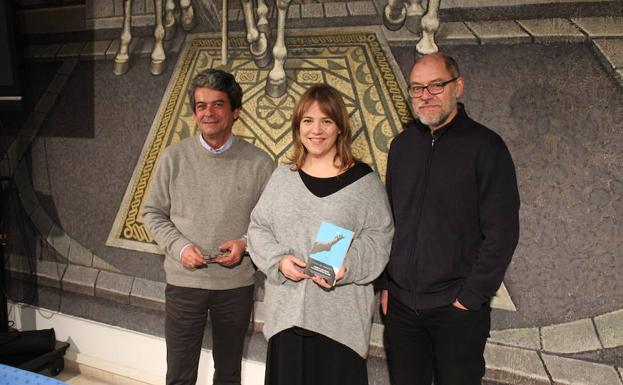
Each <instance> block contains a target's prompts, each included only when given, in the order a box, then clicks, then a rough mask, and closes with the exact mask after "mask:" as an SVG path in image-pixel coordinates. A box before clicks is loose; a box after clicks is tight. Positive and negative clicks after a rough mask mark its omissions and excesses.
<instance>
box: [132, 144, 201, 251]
mask: <svg viewBox="0 0 623 385" xmlns="http://www.w3.org/2000/svg"><path fill="white" fill-rule="evenodd" d="M171 160H172V159H171V157H170V156H169V154H168V153H165V154H164V156H163V157H162V159H161V161H160V162H159V164H158V168H157V169H156V174H155V175H154V179H153V180H152V184H151V187H150V190H149V194H148V195H147V199H146V200H145V204H144V205H143V220H144V221H145V225H146V227H147V229H148V230H149V232H150V234H151V235H152V236H153V238H154V239H155V241H156V243H157V244H158V246H160V248H161V249H163V250H164V252H165V255H166V257H167V258H172V259H173V260H175V261H176V262H178V263H180V259H179V257H180V252H181V251H182V248H183V247H184V246H186V245H188V244H190V243H192V242H191V241H189V240H188V239H187V238H186V237H184V235H183V234H182V233H180V231H179V230H178V229H177V228H176V227H175V224H174V223H173V222H171V217H170V215H171V196H170V194H169V185H170V182H171V176H172V168H173V167H172V161H171Z"/></svg>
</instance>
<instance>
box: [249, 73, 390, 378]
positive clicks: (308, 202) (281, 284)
mask: <svg viewBox="0 0 623 385" xmlns="http://www.w3.org/2000/svg"><path fill="white" fill-rule="evenodd" d="M292 133H293V141H294V144H293V146H294V150H293V153H292V157H291V158H290V164H289V165H285V166H281V167H279V168H277V170H275V172H274V173H273V175H272V177H271V179H270V181H269V182H268V185H267V186H266V188H265V190H264V192H263V194H262V196H261V198H260V200H259V201H258V204H257V206H256V207H255V209H254V210H253V212H252V214H251V224H250V226H249V232H248V236H249V251H250V253H251V258H252V259H253V261H254V262H255V264H256V265H257V266H258V268H259V269H260V270H261V271H262V272H263V273H264V274H266V277H267V279H266V281H265V292H266V294H265V297H264V302H265V306H266V320H265V324H264V335H265V336H266V338H267V339H268V353H267V360H266V380H265V383H266V384H267V385H286V384H287V385H311V384H336V385H337V384H340V385H342V384H349V385H367V384H368V376H367V366H366V356H367V353H368V345H369V339H370V330H371V324H372V315H373V308H374V292H373V288H372V282H373V281H374V280H375V279H376V278H377V277H378V276H379V275H380V274H381V272H382V271H383V269H384V267H385V265H386V263H387V261H388V256H389V249H390V245H391V239H392V235H393V231H394V227H393V222H392V217H391V213H390V209H389V204H388V201H387V196H386V193H385V189H384V187H383V185H382V183H381V181H380V179H379V176H378V174H377V173H375V172H373V171H372V169H371V168H370V166H368V165H367V164H365V163H362V162H359V161H358V160H357V159H356V158H355V157H354V156H353V154H352V150H351V141H352V134H351V128H350V124H349V120H348V112H347V110H346V107H345V105H344V101H343V100H342V97H341V96H340V94H339V92H338V91H337V90H335V89H334V88H333V87H331V86H328V85H315V86H312V87H311V88H309V89H308V90H307V91H306V92H305V94H303V96H302V97H301V99H300V100H299V102H298V104H297V106H296V108H295V110H294V113H293V116H292ZM321 222H329V223H331V224H334V225H337V226H339V227H343V228H346V229H348V230H351V231H352V232H353V233H354V236H353V241H352V243H351V245H350V248H349V249H348V252H347V254H346V257H345V258H344V263H343V265H342V267H341V268H340V269H339V271H338V272H337V274H336V282H335V285H332V284H329V283H328V282H327V281H325V280H324V279H323V278H319V277H311V276H309V275H307V274H305V273H304V272H303V271H304V269H305V267H306V266H307V261H308V257H309V255H310V254H311V249H312V244H313V243H314V240H315V238H316V233H317V231H318V228H319V226H320V223H321Z"/></svg>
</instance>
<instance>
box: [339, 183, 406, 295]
mask: <svg viewBox="0 0 623 385" xmlns="http://www.w3.org/2000/svg"><path fill="white" fill-rule="evenodd" d="M374 175H375V177H374V178H372V179H373V181H372V183H370V186H369V187H368V190H367V191H368V194H369V195H368V199H367V200H366V202H365V203H366V205H365V210H366V214H365V221H364V223H363V226H362V230H361V232H360V233H359V234H357V235H356V236H355V238H354V239H353V241H352V244H351V246H350V248H349V249H348V253H347V254H346V258H345V259H344V267H345V268H346V274H345V275H344V278H343V279H341V280H340V281H339V282H338V283H337V285H346V284H351V283H354V284H357V285H366V284H369V283H371V282H373V281H374V280H375V279H377V278H378V277H379V275H380V274H381V273H382V272H383V269H385V265H387V262H388V261H389V250H390V247H391V242H392V236H393V235H394V222H393V220H392V215H391V211H390V208H389V202H388V200H387V194H386V193H385V189H384V188H383V185H382V183H381V181H380V179H379V178H378V176H376V174H374ZM362 208H363V207H362Z"/></svg>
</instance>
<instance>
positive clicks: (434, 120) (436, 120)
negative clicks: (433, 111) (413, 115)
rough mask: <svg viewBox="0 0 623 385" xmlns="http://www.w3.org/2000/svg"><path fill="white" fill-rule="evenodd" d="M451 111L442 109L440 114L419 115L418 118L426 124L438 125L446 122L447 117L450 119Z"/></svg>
mask: <svg viewBox="0 0 623 385" xmlns="http://www.w3.org/2000/svg"><path fill="white" fill-rule="evenodd" d="M450 113H451V111H449V112H447V111H442V112H441V113H440V114H438V115H437V116H434V117H426V116H420V115H418V119H419V120H420V122H421V123H422V124H424V125H426V126H438V125H440V124H441V123H443V122H445V120H446V119H448V116H450ZM422 115H423V114H422Z"/></svg>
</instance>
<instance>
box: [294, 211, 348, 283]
mask: <svg viewBox="0 0 623 385" xmlns="http://www.w3.org/2000/svg"><path fill="white" fill-rule="evenodd" d="M352 240H353V232H352V231H350V230H348V229H345V228H343V227H340V226H336V225H334V224H332V223H328V222H321V223H320V228H319V229H318V233H317V234H316V239H315V240H314V244H313V245H312V249H311V252H310V255H309V260H308V261H307V268H305V274H307V275H311V276H317V277H322V278H324V279H325V280H326V281H327V282H328V283H329V284H331V285H333V284H335V274H337V272H338V271H339V270H340V267H341V266H342V263H344V257H345V256H346V253H347V252H348V248H349V247H350V243H351V242H352Z"/></svg>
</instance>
